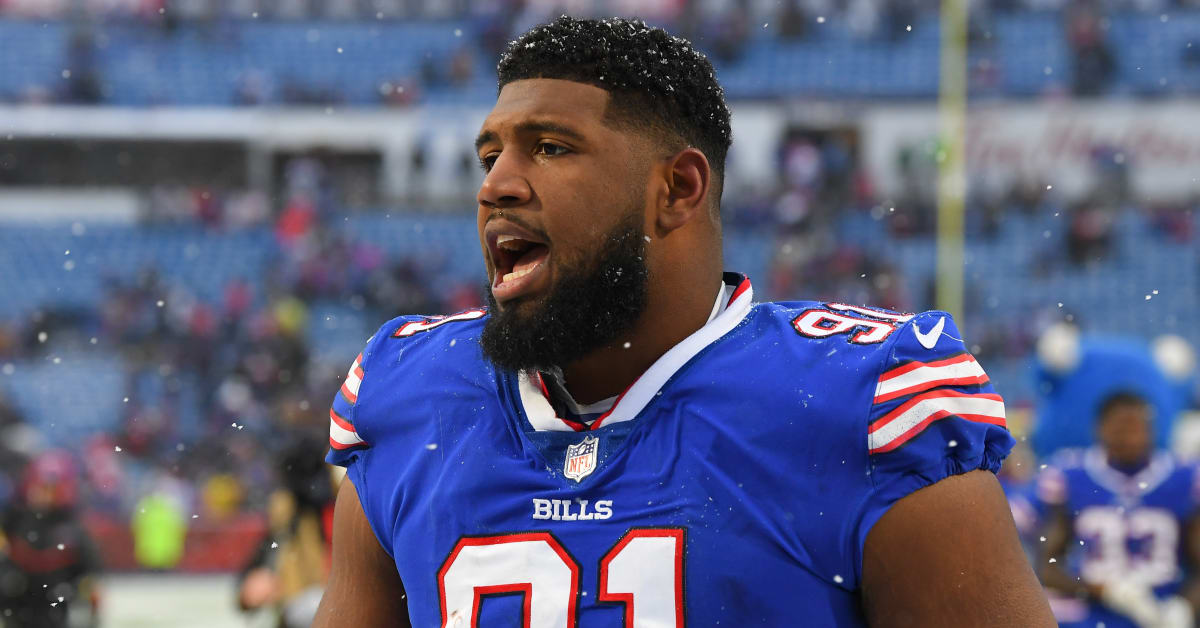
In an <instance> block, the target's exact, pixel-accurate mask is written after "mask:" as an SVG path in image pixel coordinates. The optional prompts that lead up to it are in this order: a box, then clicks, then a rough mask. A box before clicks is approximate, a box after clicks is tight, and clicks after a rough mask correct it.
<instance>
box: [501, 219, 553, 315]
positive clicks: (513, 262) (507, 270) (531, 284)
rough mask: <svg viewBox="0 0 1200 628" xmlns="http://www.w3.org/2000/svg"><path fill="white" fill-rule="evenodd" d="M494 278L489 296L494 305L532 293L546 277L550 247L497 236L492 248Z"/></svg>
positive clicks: (513, 236)
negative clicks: (492, 299)
mask: <svg viewBox="0 0 1200 628" xmlns="http://www.w3.org/2000/svg"><path fill="white" fill-rule="evenodd" d="M490 248H491V250H492V260H493V261H494V262H495V267H496V275H495V278H494V279H493V281H492V296H493V297H495V298H496V301H497V302H500V301H506V300H508V299H513V298H516V297H519V296H522V295H525V294H528V293H529V292H532V291H533V289H534V288H536V287H537V284H538V283H539V281H540V280H541V279H542V277H543V276H544V275H545V274H546V261H547V259H548V258H549V257H550V247H548V246H546V245H545V244H543V243H541V242H535V241H533V240H528V239H525V238H523V237H518V236H516V235H512V234H498V235H496V236H495V238H494V240H493V243H492V246H491V247H490Z"/></svg>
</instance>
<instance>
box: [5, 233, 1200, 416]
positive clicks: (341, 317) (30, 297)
mask: <svg viewBox="0 0 1200 628" xmlns="http://www.w3.org/2000/svg"><path fill="white" fill-rule="evenodd" d="M838 220H839V224H838V225H837V226H836V229H835V231H836V232H837V233H838V234H840V237H841V239H842V240H844V241H846V242H847V243H849V244H851V245H854V246H859V247H862V248H863V249H864V250H872V251H883V252H884V256H885V258H886V259H887V260H889V261H890V262H891V263H892V264H894V265H895V266H896V267H898V268H899V269H901V271H902V272H903V273H904V275H905V280H906V282H907V284H908V285H910V286H913V287H917V288H919V287H921V286H925V285H928V283H929V278H930V277H931V276H932V274H933V272H934V262H935V259H934V254H935V253H934V250H935V248H934V245H933V242H932V240H931V239H930V238H929V237H928V236H918V237H909V238H903V239H900V238H895V237H893V236H890V235H888V234H887V232H886V231H885V229H884V228H883V221H880V220H874V219H872V218H871V217H870V216H869V215H868V214H867V213H864V212H844V213H843V214H842V215H841V216H840V217H839V219H838ZM1198 220H1200V219H1198ZM1118 224H1119V227H1120V228H1119V229H1117V230H1116V233H1118V234H1119V235H1118V237H1117V241H1116V243H1115V247H1114V250H1113V252H1112V254H1111V255H1110V256H1109V257H1108V258H1107V259H1106V260H1104V261H1102V262H1100V263H1099V264H1096V265H1092V266H1087V267H1074V266H1071V265H1070V263H1069V262H1067V261H1065V260H1062V259H1059V260H1057V261H1053V260H1051V261H1047V260H1048V259H1051V258H1052V257H1053V254H1054V252H1055V251H1057V250H1060V249H1061V241H1062V240H1061V238H1062V235H1063V234H1062V228H1063V226H1062V224H1061V219H1059V218H1056V217H1054V216H1046V217H1029V216H1025V215H1023V214H1021V213H1020V212H1017V211H1012V212H1009V214H1008V215H1007V217H1006V221H1005V223H1004V224H1003V226H1002V228H1001V229H1000V230H999V232H998V233H997V234H996V235H995V236H994V237H993V238H991V239H984V238H982V237H980V236H975V237H972V238H971V240H970V241H969V243H968V259H967V281H968V297H970V298H973V299H974V300H973V301H972V302H971V303H969V304H968V307H969V313H970V316H969V317H968V318H967V320H965V321H964V327H966V330H965V332H966V333H967V335H968V337H971V338H981V337H982V336H983V335H984V333H985V331H986V330H987V329H988V327H989V326H999V328H1001V329H1013V328H1016V326H1019V325H1020V324H1022V321H1024V322H1025V324H1027V325H1028V326H1030V328H1032V327H1033V326H1035V325H1036V321H1038V320H1042V319H1044V317H1045V316H1046V315H1047V313H1050V314H1055V315H1057V313H1055V312H1054V310H1056V309H1057V307H1058V305H1057V304H1058V303H1062V304H1063V306H1062V308H1063V312H1068V313H1071V314H1073V315H1074V316H1076V317H1077V318H1078V321H1079V323H1080V324H1081V325H1082V326H1083V328H1084V329H1085V330H1087V331H1089V332H1091V333H1103V334H1124V335H1135V336H1140V337H1143V338H1145V339H1150V338H1154V337H1156V336H1158V335H1160V334H1164V333H1174V334H1179V335H1182V336H1184V337H1185V338H1187V339H1188V340H1189V341H1190V342H1191V343H1192V344H1193V346H1200V315H1198V314H1197V313H1196V312H1195V310H1194V308H1193V307H1192V306H1191V304H1194V303H1196V302H1197V300H1200V294H1197V291H1198V290H1200V251H1197V250H1196V248H1195V247H1194V246H1192V245H1190V244H1182V243H1170V242H1165V241H1164V237H1163V236H1162V235H1161V234H1159V233H1157V232H1156V231H1155V229H1154V228H1153V226H1152V225H1151V224H1150V222H1149V220H1148V219H1147V218H1146V217H1145V216H1144V215H1142V214H1139V213H1134V212H1127V213H1125V214H1122V215H1121V217H1120V219H1119V223H1118ZM1197 226H1198V227H1200V224H1198V225H1197ZM339 228H340V229H341V230H342V232H343V235H344V236H345V237H346V238H347V239H348V241H350V242H358V243H369V244H372V245H374V246H376V247H378V248H380V249H381V250H383V251H384V252H385V253H386V254H387V256H388V257H389V258H391V259H399V258H404V259H409V260H414V261H415V262H417V263H418V264H419V265H420V267H421V271H422V272H423V276H427V277H428V278H429V281H431V282H432V281H441V280H454V281H468V282H474V281H478V280H479V278H480V273H481V267H480V264H479V261H478V254H479V253H478V244H477V242H476V235H475V229H476V227H475V222H474V218H473V217H472V216H465V215H445V214H420V213H406V214H391V215H387V214H383V213H369V214H358V215H355V216H353V217H350V218H348V219H347V220H345V221H344V222H343V223H342V226H341V227H339ZM1029 233H1049V236H1048V237H1045V238H1043V239H1042V240H1041V241H1038V240H1036V239H1034V240H1031V239H1030V238H1029V237H1028V236H1027V234H1029ZM763 236H764V234H763V233H761V232H743V231H738V230H733V229H731V230H728V231H727V232H726V236H725V239H726V265H727V266H728V267H729V268H735V269H739V270H742V271H743V272H746V273H748V274H749V275H750V276H751V277H752V278H753V279H755V280H756V283H757V285H758V286H759V290H760V298H785V297H791V298H795V297H798V296H812V295H772V294H769V293H767V292H768V290H769V288H768V286H769V281H768V278H769V272H770V271H769V268H770V264H771V257H772V255H773V250H772V247H771V246H769V245H768V244H766V243H767V242H768V239H767V238H764V237H763ZM68 251H69V253H68ZM278 254H279V250H278V246H277V244H276V241H275V239H274V237H273V236H272V234H271V233H270V232H269V231H267V230H266V229H263V228H259V229H250V230H243V231H233V232H229V233H220V232H214V231H209V230H204V229H202V228H200V227H184V226H170V227H139V226H134V225H125V226H116V225H90V226H87V227H86V228H85V229H83V230H80V229H79V228H78V227H74V228H73V227H72V225H69V224H68V225H59V226H12V225H7V226H4V227H3V228H0V319H9V320H13V319H16V318H18V317H21V316H26V315H28V314H29V313H30V312H32V311H33V310H35V309H38V308H54V307H63V308H81V309H95V308H96V307H97V306H98V304H99V302H100V299H101V297H102V295H103V294H104V282H105V281H106V280H109V279H117V280H126V281H128V280H131V279H132V278H134V277H136V276H137V274H138V273H141V272H143V271H145V270H148V269H153V270H154V271H156V272H157V273H158V274H159V275H160V276H161V277H162V279H163V280H164V283H165V284H166V285H167V286H180V287H184V288H186V289H187V290H188V291H190V292H191V293H193V294H195V295H196V297H197V298H199V299H201V300H205V301H208V302H211V303H214V304H215V303H219V302H220V299H221V297H222V290H223V287H224V286H225V284H226V283H227V282H229V281H231V280H233V279H237V278H243V277H248V278H259V277H262V276H264V275H265V274H266V273H267V271H268V268H269V267H270V265H271V264H272V263H274V260H276V259H277V256H278ZM1060 255H1061V254H1060ZM68 261H74V263H75V264H74V266H73V267H72V268H71V269H70V270H68V269H67V268H66V267H65V266H64V265H65V264H66V263H67V262H68ZM1047 264H1049V266H1047ZM252 283H256V284H257V285H258V289H261V288H262V286H261V282H252ZM1155 290H1157V291H1158V292H1157V293H1155V292H1154V291H1155ZM972 295H973V296H972ZM1147 296H1149V297H1150V298H1149V299H1147V298H1146V297H1147ZM257 298H259V299H261V298H262V295H257ZM913 300H914V303H913V305H914V307H920V306H921V304H922V303H924V302H926V300H927V296H926V295H924V294H923V293H922V292H921V291H920V290H918V291H917V292H916V293H915V294H914V295H913ZM1097 312H1103V313H1104V315H1102V316H1101V315H1096V314H1095V313H1097ZM1039 317H1042V318H1041V319H1039ZM377 318H378V315H377V314H371V313H368V312H366V311H364V310H362V309H356V308H355V307H352V306H351V305H350V304H348V303H345V302H341V301H337V300H321V301H318V302H316V303H314V304H312V307H311V309H310V312H309V323H308V337H309V340H310V346H311V348H312V350H313V352H314V354H316V355H318V356H322V357H324V358H328V359H331V360H343V359H345V356H347V355H353V354H354V353H355V352H356V351H358V350H359V349H360V348H361V345H362V342H363V340H364V339H365V338H366V337H367V336H368V335H369V334H370V333H371V332H372V331H373V330H374V328H375V326H376V325H378V324H379V323H380V322H381V321H380V320H376V319H377ZM56 357H59V358H60V362H59V363H51V362H49V361H48V360H47V359H45V358H40V359H38V360H34V361H29V362H25V363H21V364H17V365H15V366H16V368H15V370H14V373H13V374H12V375H11V376H8V377H3V378H0V382H3V384H0V385H3V386H4V388H5V389H7V390H8V392H9V393H10V396H11V397H12V398H13V399H15V400H18V401H19V403H20V404H21V406H22V407H21V409H22V410H23V411H24V412H26V413H27V414H28V416H29V417H30V418H31V419H32V420H33V421H34V422H35V423H36V424H39V425H41V426H43V428H45V429H46V431H47V433H48V434H51V435H53V437H55V438H77V437H81V436H82V435H85V434H88V433H91V432H93V431H95V430H97V429H101V428H104V429H111V428H113V427H115V426H116V424H117V422H118V421H119V418H120V416H121V411H122V408H121V398H122V396H123V394H124V393H123V392H122V391H123V390H124V386H125V383H124V382H125V380H124V378H123V375H121V373H123V372H124V367H123V366H122V363H121V358H120V357H119V356H117V355H110V354H107V353H103V352H100V353H99V354H95V353H88V354H86V355H77V356H73V357H72V356H66V357H64V356H56ZM1026 360H1027V358H1024V357H1020V358H1012V357H1006V356H992V357H990V358H989V359H987V360H986V361H987V366H988V369H989V371H990V372H991V373H992V377H993V379H994V381H995V382H996V384H997V388H998V389H999V390H1001V391H1002V392H1004V393H1005V394H1006V396H1008V397H1009V398H1010V399H1011V400H1013V401H1014V402H1020V401H1029V400H1031V399H1032V393H1033V391H1032V389H1031V387H1032V377H1031V375H1030V373H1029V370H1028V368H1029V364H1028V363H1027V361H1026ZM150 379H153V378H150ZM47 382H56V383H55V384H54V385H48V384H47ZM147 385H150V384H147ZM63 390H69V391H70V394H69V395H62V394H59V392H58V391H63ZM39 391H40V392H39ZM18 393H19V394H18ZM27 393H31V394H27ZM138 394H139V398H140V399H144V400H151V401H152V400H154V399H156V398H160V397H161V396H162V395H163V394H165V393H163V392H162V391H155V390H150V389H147V390H139V391H138ZM180 394H184V395H196V394H198V392H197V390H196V389H195V385H194V383H193V382H187V381H185V382H184V383H183V390H182V391H181V393H180ZM182 405H184V406H189V407H192V406H196V405H198V404H182ZM80 408H86V409H87V411H86V412H83V413H81V412H80ZM67 410H71V411H69V412H68V411H67ZM66 416H70V417H72V420H74V421H76V422H77V423H79V425H76V424H74V423H72V424H71V425H66V424H65V423H63V422H62V421H63V419H62V417H66ZM198 421H199V419H198V418H197V417H191V416H189V417H180V421H179V429H180V431H181V432H182V433H183V434H187V433H190V432H191V431H193V430H195V429H196V424H197V422H198Z"/></svg>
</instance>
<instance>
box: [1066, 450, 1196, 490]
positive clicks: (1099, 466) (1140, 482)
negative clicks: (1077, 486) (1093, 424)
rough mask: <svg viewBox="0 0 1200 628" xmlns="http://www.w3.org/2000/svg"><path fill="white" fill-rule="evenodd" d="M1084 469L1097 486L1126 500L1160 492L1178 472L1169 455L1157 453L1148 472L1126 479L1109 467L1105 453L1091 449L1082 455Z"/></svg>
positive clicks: (1148, 467) (1152, 457) (1146, 469)
mask: <svg viewBox="0 0 1200 628" xmlns="http://www.w3.org/2000/svg"><path fill="white" fill-rule="evenodd" d="M1083 468H1084V470H1085V471H1087V474H1088V475H1089V476H1090V477H1091V478H1092V480H1093V481H1094V482H1095V483H1096V484H1099V485H1100V486H1103V487H1104V488H1106V489H1108V490H1109V491H1110V492H1112V493H1114V494H1115V495H1118V496H1120V497H1123V498H1125V499H1134V498H1138V497H1141V496H1143V495H1146V494H1148V493H1150V492H1152V491H1154V489H1156V488H1158V486H1159V485H1160V484H1162V483H1163V482H1164V481H1165V480H1166V479H1167V478H1168V477H1169V476H1170V475H1171V472H1172V471H1174V470H1175V463H1174V462H1173V461H1172V459H1171V455H1170V454H1168V453H1166V452H1158V453H1155V454H1154V455H1153V456H1151V458H1150V462H1149V464H1147V465H1146V468H1144V469H1142V470H1141V471H1138V472H1137V473H1135V474H1133V475H1126V474H1124V473H1121V472H1120V471H1117V470H1116V469H1114V468H1112V467H1111V466H1109V464H1108V456H1107V455H1105V453H1104V450H1103V449H1101V448H1100V447H1091V448H1089V449H1088V450H1087V452H1086V453H1084V455H1083Z"/></svg>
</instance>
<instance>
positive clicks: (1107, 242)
mask: <svg viewBox="0 0 1200 628" xmlns="http://www.w3.org/2000/svg"><path fill="white" fill-rule="evenodd" d="M1069 224H1070V226H1069V228H1068V230H1067V256H1068V258H1069V259H1070V260H1071V263H1072V264H1075V265H1076V266H1084V265H1090V264H1096V263H1099V262H1102V261H1104V260H1105V259H1106V258H1107V257H1108V255H1109V253H1110V251H1111V248H1112V227H1113V212H1112V210H1110V209H1108V208H1107V207H1104V206H1103V205H1101V204H1099V203H1097V202H1095V201H1092V202H1088V201H1084V202H1081V203H1079V204H1077V205H1076V206H1075V207H1073V208H1072V209H1071V214H1070V223H1069Z"/></svg>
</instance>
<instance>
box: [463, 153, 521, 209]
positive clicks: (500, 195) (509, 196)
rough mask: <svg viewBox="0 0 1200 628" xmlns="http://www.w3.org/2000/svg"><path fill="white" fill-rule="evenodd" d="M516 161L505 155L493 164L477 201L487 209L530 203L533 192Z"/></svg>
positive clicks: (501, 155)
mask: <svg viewBox="0 0 1200 628" xmlns="http://www.w3.org/2000/svg"><path fill="white" fill-rule="evenodd" d="M515 161H516V160H515V159H512V158H506V155H505V154H504V153H501V154H500V156H499V157H498V158H497V159H496V161H495V162H493V163H492V169H491V170H489V171H488V173H487V176H485V177H484V178H483V183H482V184H481V185H480V186H479V193H478V194H477V195H476V199H477V200H478V201H479V204H480V205H481V206H483V207H487V208H491V209H494V208H500V207H513V206H517V205H523V204H525V203H527V202H529V199H530V198H532V196H533V190H532V188H530V186H529V181H528V180H527V179H526V178H525V177H524V176H523V174H522V173H521V172H520V169H519V168H518V167H517V164H516V163H514V162H515Z"/></svg>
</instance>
